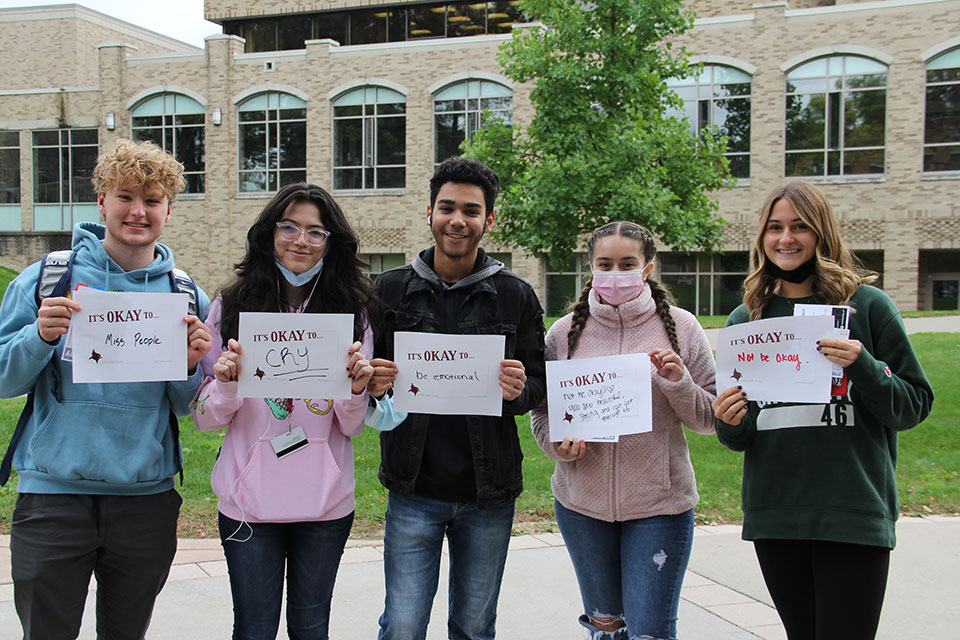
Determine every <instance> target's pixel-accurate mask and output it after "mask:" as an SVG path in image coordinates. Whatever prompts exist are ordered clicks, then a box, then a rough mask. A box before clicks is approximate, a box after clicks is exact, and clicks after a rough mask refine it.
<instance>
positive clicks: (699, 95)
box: [667, 62, 753, 183]
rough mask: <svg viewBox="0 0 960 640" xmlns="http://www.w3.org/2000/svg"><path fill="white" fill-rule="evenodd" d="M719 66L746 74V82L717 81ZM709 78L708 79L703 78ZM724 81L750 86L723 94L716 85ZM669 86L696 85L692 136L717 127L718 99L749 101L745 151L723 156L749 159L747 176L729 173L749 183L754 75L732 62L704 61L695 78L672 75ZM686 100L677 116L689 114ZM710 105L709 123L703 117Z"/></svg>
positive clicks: (691, 123)
mask: <svg viewBox="0 0 960 640" xmlns="http://www.w3.org/2000/svg"><path fill="white" fill-rule="evenodd" d="M717 69H727V70H730V71H733V72H735V73H739V74H742V75H744V76H746V78H747V80H746V82H718V81H717V80H716V70H717ZM705 79H706V81H704V80H705ZM724 84H746V85H748V87H749V91H748V93H746V94H743V95H729V96H723V95H720V94H719V92H718V90H717V89H716V88H715V87H717V86H722V85H724ZM667 86H668V87H670V88H671V89H673V90H674V91H676V89H677V88H679V87H682V88H685V87H693V88H694V91H695V93H696V107H695V108H694V114H695V116H696V119H697V121H696V122H690V123H689V124H690V126H691V128H692V129H693V135H694V137H695V138H699V137H700V136H702V135H704V133H706V130H709V129H710V128H716V127H717V125H716V123H715V122H714V113H715V107H716V104H715V103H716V102H717V101H718V100H722V101H727V100H744V101H746V102H747V103H748V104H749V112H750V117H749V130H748V132H747V135H746V147H747V150H746V151H727V152H726V153H724V154H723V155H724V157H725V158H728V159H731V158H734V157H737V158H746V169H747V171H746V175H743V176H737V175H734V174H733V172H731V173H730V175H731V177H733V178H736V179H737V180H738V181H741V182H744V183H749V181H750V175H751V161H752V145H751V136H752V134H753V75H752V74H750V73H748V72H746V71H744V70H743V69H739V68H737V67H734V66H732V65H729V64H721V63H718V62H704V63H703V71H702V72H701V73H700V74H699V75H698V76H696V77H690V78H684V79H674V78H671V79H669V80H667ZM680 99H681V100H683V103H684V109H683V110H682V111H680V112H679V113H676V115H677V116H679V117H683V116H687V115H689V109H688V108H687V100H684V99H683V98H682V97H681V98H680ZM704 103H706V104H707V117H706V120H707V122H706V124H704V123H703V122H702V120H703V118H702V116H703V104H704ZM668 113H674V110H673V109H670V110H669V112H668Z"/></svg>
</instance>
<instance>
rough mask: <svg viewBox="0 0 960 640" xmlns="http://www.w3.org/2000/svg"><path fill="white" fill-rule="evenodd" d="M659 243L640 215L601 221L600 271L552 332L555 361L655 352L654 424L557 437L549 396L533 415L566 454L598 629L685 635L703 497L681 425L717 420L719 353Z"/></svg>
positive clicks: (538, 429)
mask: <svg viewBox="0 0 960 640" xmlns="http://www.w3.org/2000/svg"><path fill="white" fill-rule="evenodd" d="M656 253H657V249H656V245H655V244H654V241H653V236H652V235H651V234H650V232H649V231H647V230H646V229H644V228H643V227H641V226H639V225H637V224H635V223H633V222H611V223H609V224H606V225H604V226H602V227H600V228H599V229H597V230H596V231H594V232H593V235H592V236H590V239H589V240H588V241H587V257H588V258H589V260H590V266H591V268H592V270H593V276H592V277H591V278H590V280H588V281H587V283H586V285H585V286H584V288H583V292H582V293H581V294H580V299H579V300H578V301H577V302H576V303H575V304H574V306H573V312H572V313H570V314H567V315H566V316H564V317H563V318H561V319H560V320H558V321H557V322H556V323H555V324H554V325H553V326H552V327H551V328H550V331H548V332H547V338H546V359H547V360H566V359H570V358H592V357H598V356H609V355H617V354H625V353H649V354H650V362H651V367H652V370H651V378H652V382H653V388H652V398H653V430H652V431H650V432H647V433H636V434H631V435H621V436H620V439H619V441H618V442H590V443H589V444H588V443H586V442H584V441H582V440H580V439H577V438H565V439H564V440H563V441H562V442H551V441H550V423H549V418H548V411H547V407H546V404H544V405H541V406H540V407H539V408H538V409H535V410H534V411H533V412H532V414H531V425H532V428H533V433H534V435H535V436H536V437H537V441H538V443H539V444H540V448H541V449H543V450H544V452H546V454H547V455H548V456H550V457H551V458H554V459H555V460H556V470H555V471H554V474H553V478H552V480H551V484H552V486H553V494H554V497H555V498H556V501H555V505H554V506H555V509H556V515H557V523H558V524H559V525H560V533H561V534H562V535H563V539H564V542H565V543H566V546H567V551H568V552H569V553H570V558H571V560H572V561H573V568H574V570H575V571H576V574H577V582H578V583H579V585H580V595H581V598H582V599H583V609H584V612H583V614H582V615H581V616H580V624H582V625H583V626H584V627H586V628H587V629H588V630H589V633H590V637H591V638H611V639H615V640H626V639H627V638H640V637H642V638H663V639H668V638H676V636H677V608H678V605H679V602H680V586H681V584H682V582H683V574H684V571H685V570H686V568H687V562H688V560H689V557H690V549H691V546H692V544H693V506H694V505H695V504H697V501H698V500H699V496H698V495H697V485H696V480H695V479H694V475H693V467H692V466H691V464H690V454H689V451H688V450H687V441H686V438H685V436H684V433H683V427H682V426H681V423H683V424H685V425H687V428H689V429H691V430H692V431H695V432H697V433H713V430H714V426H713V415H712V413H711V411H710V403H711V401H712V400H713V399H714V397H715V393H714V364H713V353H712V351H711V350H710V344H709V343H708V342H707V337H706V335H705V334H704V332H703V329H702V328H701V327H700V324H699V323H698V322H697V319H696V318H695V317H694V316H693V315H691V314H690V313H688V312H687V311H684V310H683V309H679V308H677V307H675V306H672V305H671V300H672V296H670V294H669V293H668V292H667V290H666V289H665V288H664V287H663V285H661V284H660V283H658V282H657V281H656V280H654V279H653V278H651V277H650V276H651V272H652V271H653V259H654V256H655V255H656Z"/></svg>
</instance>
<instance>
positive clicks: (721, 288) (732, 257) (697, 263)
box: [658, 252, 748, 316]
mask: <svg viewBox="0 0 960 640" xmlns="http://www.w3.org/2000/svg"><path fill="white" fill-rule="evenodd" d="M658 255H659V257H660V276H659V279H660V282H662V283H663V284H664V285H665V286H666V287H667V288H668V289H670V292H671V293H673V296H674V297H675V298H676V299H677V304H678V305H679V306H680V307H683V308H684V309H686V310H687V311H689V312H691V313H694V314H696V315H701V316H718V315H726V314H728V313H730V312H731V311H733V310H734V309H735V308H736V307H737V306H738V305H739V304H740V302H741V301H742V298H743V293H742V288H743V280H744V278H746V277H747V267H748V264H747V261H748V254H747V253H746V252H731V253H722V254H716V255H711V254H709V253H679V252H663V253H660V254H658Z"/></svg>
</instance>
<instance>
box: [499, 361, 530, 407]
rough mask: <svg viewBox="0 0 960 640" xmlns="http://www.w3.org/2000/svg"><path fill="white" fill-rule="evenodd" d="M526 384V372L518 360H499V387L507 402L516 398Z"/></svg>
mask: <svg viewBox="0 0 960 640" xmlns="http://www.w3.org/2000/svg"><path fill="white" fill-rule="evenodd" d="M526 384H527V372H526V369H524V367H523V363H522V362H520V361H519V360H501V361H500V388H501V389H503V399H504V400H506V401H507V402H509V401H511V400H516V399H517V398H519V397H520V394H521V393H523V388H524V387H525V386H526Z"/></svg>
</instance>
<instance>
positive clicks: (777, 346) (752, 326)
mask: <svg viewBox="0 0 960 640" xmlns="http://www.w3.org/2000/svg"><path fill="white" fill-rule="evenodd" d="M832 335H833V317H832V316H794V317H785V318H768V319H766V320H757V321H755V322H746V323H743V324H737V325H733V326H732V327H726V328H724V329H721V330H720V332H719V334H718V335H717V390H718V391H723V390H724V389H728V388H730V387H731V386H733V385H740V386H742V387H743V390H744V391H746V393H747V399H748V400H759V401H772V402H830V378H831V373H832V371H833V363H831V362H830V361H829V360H827V358H826V357H825V356H824V355H823V354H821V353H820V352H819V351H817V340H819V339H821V338H827V337H830V336H832Z"/></svg>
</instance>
